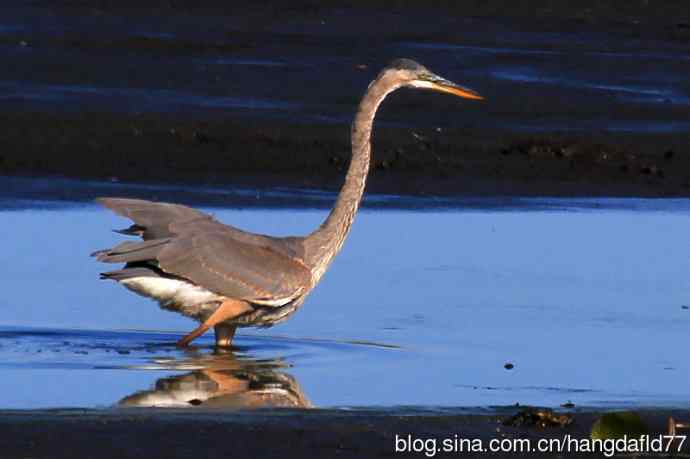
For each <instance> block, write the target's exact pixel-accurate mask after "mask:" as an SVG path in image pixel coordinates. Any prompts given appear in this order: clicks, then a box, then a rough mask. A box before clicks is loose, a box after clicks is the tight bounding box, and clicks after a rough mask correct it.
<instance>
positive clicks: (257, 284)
mask: <svg viewBox="0 0 690 459" xmlns="http://www.w3.org/2000/svg"><path fill="white" fill-rule="evenodd" d="M98 202H100V203H101V204H103V205H105V206H106V207H108V208H110V209H112V210H114V211H115V212H116V213H118V214H119V215H122V216H125V217H128V218H131V219H132V220H134V223H135V224H134V225H133V226H132V228H131V230H130V231H126V232H128V233H129V234H139V235H141V236H142V237H143V238H144V241H143V242H125V243H123V244H120V245H118V246H116V247H114V248H112V249H108V250H102V251H99V252H96V253H95V254H94V255H95V256H96V257H97V258H98V260H99V261H103V262H108V263H117V262H124V263H133V262H141V261H149V262H153V263H155V265H156V266H157V267H158V268H159V269H161V270H162V271H163V272H164V273H167V274H171V275H174V276H176V277H180V278H184V279H187V280H189V281H191V282H193V283H194V284H197V285H200V286H203V287H205V288H207V289H209V290H211V291H213V292H216V293H218V294H221V295H224V296H226V297H228V298H235V299H241V300H246V301H249V302H252V301H256V302H261V301H272V300H279V299H290V298H295V297H296V296H298V295H299V294H300V293H301V292H303V291H305V290H306V289H307V288H308V287H309V286H310V285H311V281H312V278H311V271H310V270H309V269H308V268H307V266H305V265H304V263H303V262H302V255H303V247H302V244H301V240H300V239H299V238H272V237H269V236H264V235H260V234H252V233H248V232H245V231H242V230H239V229H237V228H233V227H231V226H227V225H224V224H222V223H220V222H218V221H216V220H214V219H213V217H211V216H210V215H207V214H204V213H202V212H199V211H196V210H194V209H191V208H189V207H185V206H181V205H178V204H167V203H154V202H149V201H142V200H138V199H119V198H104V199H99V200H98ZM128 269H131V268H128ZM126 270H127V269H125V271H126Z"/></svg>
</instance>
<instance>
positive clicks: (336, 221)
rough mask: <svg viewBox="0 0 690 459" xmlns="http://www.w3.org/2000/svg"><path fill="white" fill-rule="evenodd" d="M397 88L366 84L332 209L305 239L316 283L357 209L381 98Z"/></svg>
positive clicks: (383, 83)
mask: <svg viewBox="0 0 690 459" xmlns="http://www.w3.org/2000/svg"><path fill="white" fill-rule="evenodd" d="M398 87H400V84H399V83H397V82H395V81H393V80H392V79H389V78H386V77H385V76H384V77H382V78H379V79H377V80H375V81H373V82H372V83H371V85H369V89H368V90H367V92H366V94H365V95H364V97H363V98H362V101H361V102H360V104H359V108H358V110H357V115H356V116H355V120H354V122H353V123H352V132H351V139H352V158H351V160H350V167H349V168H348V171H347V175H346V176H345V183H344V184H343V187H342V188H341V189H340V193H339V194H338V199H337V200H336V203H335V206H334V207H333V209H332V210H331V213H330V214H329V215H328V217H327V218H326V220H324V222H323V223H322V224H321V226H319V228H317V229H316V231H314V232H313V233H311V234H310V235H309V236H307V238H306V239H305V262H306V263H307V265H308V266H310V267H311V268H312V273H313V276H314V281H315V282H318V281H319V279H320V278H321V276H322V275H323V273H324V272H325V271H326V268H328V265H329V264H330V263H331V261H332V260H333V257H335V255H336V254H337V253H338V252H339V251H340V248H341V247H342V246H343V242H345V238H346V237H347V235H348V233H349V232H350V227H351V226H352V222H353V220H354V218H355V214H356V213H357V209H358V208H359V203H360V202H361V200H362V195H363V194H364V187H365V185H366V181H367V175H368V174H369V166H370V162H371V130H372V126H373V123H374V116H375V115H376V110H377V109H378V107H379V105H380V104H381V102H382V101H383V99H384V98H385V97H386V96H387V95H388V94H389V93H390V92H391V91H394V90H395V89H397V88H398Z"/></svg>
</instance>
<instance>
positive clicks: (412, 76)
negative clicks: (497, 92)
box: [379, 59, 483, 100]
mask: <svg viewBox="0 0 690 459" xmlns="http://www.w3.org/2000/svg"><path fill="white" fill-rule="evenodd" d="M384 76H385V77H388V78H393V79H394V80H395V81H397V82H399V84H400V86H408V87H412V88H420V89H431V90H433V91H439V92H446V93H449V94H453V95H456V96H459V97H464V98H466V99H477V100H482V99H483V97H482V96H480V95H479V94H477V93H476V92H475V91H473V90H471V89H469V88H465V87H463V86H460V85H459V84H456V83H453V82H452V81H448V80H446V79H445V78H442V77H440V76H438V75H436V74H435V73H434V72H432V71H431V70H429V69H428V68H426V67H424V66H423V65H422V64H419V63H417V62H415V61H413V60H411V59H396V60H394V61H393V62H391V63H390V64H389V65H388V66H387V67H386V68H385V69H384V70H383V72H381V75H380V76H379V78H381V77H384Z"/></svg>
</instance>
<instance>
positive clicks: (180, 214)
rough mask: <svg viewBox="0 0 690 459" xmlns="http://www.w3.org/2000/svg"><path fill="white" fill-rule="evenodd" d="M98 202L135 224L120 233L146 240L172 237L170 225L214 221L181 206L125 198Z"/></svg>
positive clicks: (98, 200) (207, 216) (198, 212)
mask: <svg viewBox="0 0 690 459" xmlns="http://www.w3.org/2000/svg"><path fill="white" fill-rule="evenodd" d="M96 202H98V203H99V204H101V205H103V206H105V207H107V208H108V209H110V210H112V211H113V212H115V213H116V214H118V215H121V216H123V217H127V218H129V219H130V220H132V221H133V222H134V225H132V226H130V227H129V228H127V229H124V230H120V231H118V232H119V233H123V234H130V235H138V236H141V237H142V238H143V239H144V240H149V239H159V238H164V237H169V236H172V233H171V232H170V225H171V224H172V223H174V222H178V223H179V222H189V221H194V220H213V217H211V216H210V215H208V214H205V213H203V212H200V211H198V210H195V209H192V208H191V207H187V206H182V205H180V204H169V203H166V202H151V201H145V200H143V199H125V198H98V199H96Z"/></svg>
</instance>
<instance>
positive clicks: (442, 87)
mask: <svg viewBox="0 0 690 459" xmlns="http://www.w3.org/2000/svg"><path fill="white" fill-rule="evenodd" d="M431 89H433V90H434V91H440V92H447V93H448V94H453V95H455V96H459V97H464V98H465V99H474V100H484V98H483V97H482V96H480V95H479V94H478V93H476V92H474V91H472V90H471V89H469V88H463V87H462V86H459V85H457V84H455V83H452V82H450V81H448V80H441V81H438V82H436V81H432V82H431Z"/></svg>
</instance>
